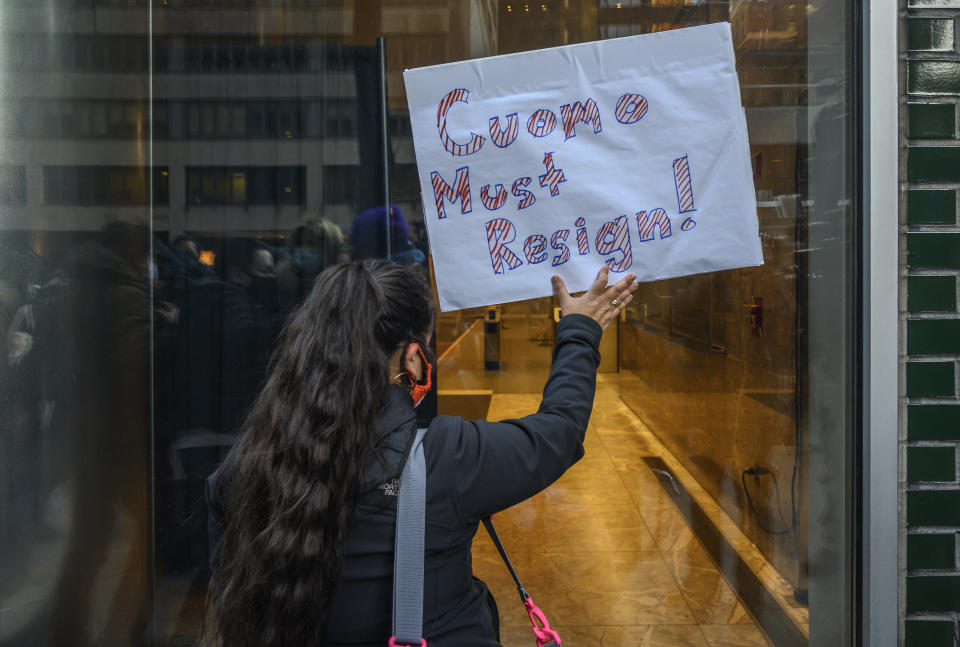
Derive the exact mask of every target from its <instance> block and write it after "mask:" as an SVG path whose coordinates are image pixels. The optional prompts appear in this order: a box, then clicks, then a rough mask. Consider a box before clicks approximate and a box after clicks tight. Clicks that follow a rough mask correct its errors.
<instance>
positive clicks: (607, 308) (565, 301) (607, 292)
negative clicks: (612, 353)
mask: <svg viewBox="0 0 960 647" xmlns="http://www.w3.org/2000/svg"><path fill="white" fill-rule="evenodd" d="M609 276H610V268H608V267H607V266H606V265H604V266H603V267H601V268H600V271H599V272H598V273H597V280H596V281H594V282H593V285H592V286H591V287H590V289H589V290H587V291H586V292H584V293H583V294H581V295H580V296H578V297H572V296H570V293H569V292H567V286H566V285H565V284H564V282H563V279H561V278H560V277H559V276H554V277H553V279H552V281H553V293H554V295H556V297H557V300H558V301H559V302H560V312H561V313H562V316H565V315H571V314H582V315H587V316H588V317H590V318H591V319H593V320H594V321H596V322H597V323H598V324H600V326H601V327H603V328H606V327H607V325H608V324H609V323H610V322H611V321H613V319H614V317H616V316H617V315H618V314H620V311H621V310H623V309H624V308H626V307H627V304H628V303H630V301H632V300H633V293H634V291H636V289H637V287H638V286H637V284H636V283H635V282H634V281H635V280H636V278H637V275H636V274H627V275H626V276H625V277H623V278H622V279H620V281H618V282H617V283H615V284H614V285H611V286H610V287H607V279H608V278H609Z"/></svg>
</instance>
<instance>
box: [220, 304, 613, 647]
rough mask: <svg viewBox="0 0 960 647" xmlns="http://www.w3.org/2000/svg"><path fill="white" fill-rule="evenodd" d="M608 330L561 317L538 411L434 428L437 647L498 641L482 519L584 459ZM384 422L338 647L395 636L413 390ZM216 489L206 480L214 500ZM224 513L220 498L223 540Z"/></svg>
mask: <svg viewBox="0 0 960 647" xmlns="http://www.w3.org/2000/svg"><path fill="white" fill-rule="evenodd" d="M601 334H602V330H601V328H600V326H599V325H598V324H597V323H596V322H595V321H594V320H593V319H590V318H589V317H586V316H584V315H568V316H566V317H563V318H562V319H561V320H560V325H559V326H558V329H557V341H556V345H555V347H554V350H553V367H552V369H551V371H550V377H549V379H548V380H547V384H546V386H545V387H544V390H543V401H542V403H541V405H540V409H539V410H538V411H537V413H535V414H532V415H529V416H526V417H524V418H519V419H516V420H504V421H502V422H487V421H485V420H474V421H471V422H468V421H466V420H463V419H461V418H456V417H452V416H438V417H437V418H436V419H434V421H433V422H432V423H431V424H430V427H429V431H428V433H427V434H426V436H425V437H424V454H425V457H426V461H427V492H426V533H425V543H426V558H425V575H424V601H423V619H424V622H423V625H424V632H423V633H424V637H425V638H426V640H427V644H429V645H430V647H498V646H499V645H500V642H499V638H498V634H499V626H498V625H499V622H498V620H497V610H496V604H495V603H494V602H493V598H492V596H490V594H489V592H488V590H487V588H486V585H485V584H484V583H483V582H481V581H480V580H478V579H475V578H474V577H473V572H472V568H471V553H470V547H471V543H472V541H473V536H474V535H475V534H476V532H477V528H478V524H479V522H480V520H481V519H484V518H486V517H488V516H490V515H491V514H494V513H497V512H500V511H501V510H504V509H506V508H509V507H510V506H512V505H514V504H517V503H519V502H521V501H523V500H525V499H527V498H529V497H531V496H533V495H534V494H536V493H538V492H540V491H541V490H543V489H544V488H546V487H547V486H548V485H550V484H551V483H553V482H554V481H556V480H557V479H558V478H560V476H561V475H562V474H563V473H564V471H566V470H567V468H569V467H570V466H571V465H573V464H574V463H575V462H576V461H577V460H579V459H580V458H581V457H582V456H583V439H584V435H585V433H586V429H587V422H588V421H589V419H590V410H591V407H592V405H593V395H594V389H595V387H596V372H597V366H598V365H599V363H600V352H599V350H598V346H599V344H600V336H601ZM379 429H380V430H381V436H380V440H381V450H382V451H381V454H382V455H383V456H384V457H385V458H386V461H385V463H383V464H382V463H380V462H379V461H371V464H370V466H369V467H368V469H367V472H366V474H365V477H364V484H363V491H362V492H363V493H362V494H361V497H360V500H359V503H358V507H357V512H356V515H355V517H354V521H353V525H352V526H351V528H350V530H349V532H348V534H347V538H346V542H345V546H344V562H343V572H342V575H341V581H340V587H339V589H338V591H337V595H336V597H335V599H334V602H333V607H332V608H331V611H330V617H329V623H328V627H329V628H328V634H327V636H328V637H327V643H326V644H327V646H328V647H346V646H348V645H349V646H351V647H367V646H369V647H384V646H385V645H386V643H387V639H388V638H389V637H390V635H391V632H390V629H391V627H390V622H391V616H392V612H393V606H392V602H393V601H392V596H393V544H394V527H395V526H394V524H395V522H396V489H397V488H396V481H394V480H393V479H392V478H391V477H392V476H394V475H397V474H399V472H400V471H401V469H402V466H403V464H404V462H405V460H406V456H407V453H408V452H409V450H410V445H411V444H412V441H413V437H414V433H415V431H416V424H415V419H414V411H413V406H412V402H411V400H410V396H409V394H408V393H407V392H406V391H404V390H403V389H401V388H399V387H391V389H390V391H389V398H388V402H387V403H386V406H385V407H384V410H383V413H382V414H381V417H380V421H379ZM213 478H214V477H211V479H213ZM215 491H216V490H215V488H213V487H208V496H209V493H211V492H215ZM215 498H216V497H214V499H215ZM222 513H223V511H222V510H221V508H220V505H219V503H218V502H217V501H216V500H213V501H211V542H212V543H213V545H214V547H215V545H216V544H217V543H218V542H219V537H220V534H221V533H222V527H223V526H222V523H223V515H222ZM508 548H509V547H508ZM211 554H212V555H213V554H215V550H211Z"/></svg>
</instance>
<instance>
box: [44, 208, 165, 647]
mask: <svg viewBox="0 0 960 647" xmlns="http://www.w3.org/2000/svg"><path fill="white" fill-rule="evenodd" d="M147 236H148V230H147V228H146V227H145V226H143V225H138V224H132V223H123V222H117V223H112V224H110V225H108V226H107V227H105V228H104V230H103V231H102V232H101V236H100V237H99V240H97V241H91V242H87V243H84V244H82V245H80V246H79V247H77V248H76V249H74V250H73V251H72V252H71V253H70V254H69V255H68V257H67V259H66V261H65V263H64V267H63V274H64V275H65V276H66V277H67V280H68V281H69V286H68V288H67V289H66V290H65V292H64V297H63V301H61V302H60V303H59V304H58V309H57V311H58V313H59V325H60V326H62V330H63V332H64V336H65V337H69V338H70V340H71V341H70V342H69V343H67V344H64V345H63V346H62V347H61V351H62V355H61V357H60V358H59V361H60V368H61V371H62V372H63V374H64V375H65V376H66V379H65V380H64V382H63V390H62V391H61V392H59V393H57V394H56V398H57V399H56V408H55V412H56V413H55V421H54V425H55V426H57V427H59V430H58V431H59V433H60V434H61V437H62V438H63V442H65V443H67V444H68V445H69V447H70V449H71V450H72V452H73V453H72V455H70V456H71V458H70V465H69V467H71V468H72V469H73V472H72V474H71V478H70V479H69V484H70V487H69V491H70V492H71V493H72V494H73V497H72V500H73V508H72V510H71V525H70V530H69V536H68V546H67V551H66V554H65V556H64V559H63V570H62V572H61V575H60V579H59V581H58V583H57V590H56V593H55V597H54V613H53V627H52V630H53V637H52V640H51V642H50V644H55V645H61V644H63V645H67V644H69V645H86V644H92V643H93V641H94V637H93V636H91V635H90V629H89V627H88V622H89V619H90V617H91V615H92V613H91V608H92V605H93V604H94V602H95V601H96V600H95V598H94V596H93V595H92V590H93V585H94V583H98V582H99V587H98V588H99V589H100V590H105V591H109V592H110V593H109V595H110V596H111V599H112V601H111V603H110V613H109V616H108V620H107V622H106V623H105V624H104V627H105V629H104V631H105V632H106V635H103V636H100V638H99V640H100V641H102V642H103V644H111V645H131V644H139V641H141V640H142V639H143V631H144V630H145V628H146V622H147V617H148V613H149V608H148V604H147V597H146V596H147V587H148V573H149V566H150V565H149V559H148V557H149V552H148V550H147V545H148V540H147V532H148V529H149V523H148V519H149V515H148V508H147V492H148V484H149V480H148V479H149V438H150V436H149V434H150V419H149V411H150V407H149V397H150V319H151V316H152V307H151V303H150V299H149V290H148V280H147V268H148V259H147V245H148V237H147ZM121 509H122V510H123V513H124V514H121ZM122 519H128V520H129V522H128V523H121V520H122ZM118 526H119V527H121V528H123V529H124V532H123V533H121V534H119V535H118V534H117V528H118ZM120 537H122V539H118V538H120ZM111 553H113V554H121V555H124V558H123V559H124V567H123V569H122V572H121V573H120V574H118V575H117V574H113V575H106V576H104V575H103V574H102V573H101V567H102V566H103V564H104V563H105V561H106V560H107V558H108V556H109V555H110V554H111ZM104 577H106V578H107V579H109V580H110V581H109V583H107V584H104V582H103V578H104Z"/></svg>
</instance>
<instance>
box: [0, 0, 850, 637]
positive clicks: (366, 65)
mask: <svg viewBox="0 0 960 647" xmlns="http://www.w3.org/2000/svg"><path fill="white" fill-rule="evenodd" d="M12 4H15V7H14V9H15V10H14V9H11V10H10V11H4V12H0V67H2V69H3V73H4V75H5V77H4V79H5V81H7V82H8V85H9V87H11V88H19V90H18V92H19V95H20V96H14V95H13V94H10V93H7V94H5V95H4V96H2V97H0V134H2V137H0V148H2V149H3V151H2V152H3V155H2V158H0V159H3V161H4V164H3V165H0V205H2V206H3V227H2V228H0V229H2V231H0V335H2V336H3V339H2V341H3V344H0V348H3V349H4V350H5V352H6V354H5V355H4V357H3V360H2V361H0V412H2V415H0V552H2V553H3V555H4V558H3V559H0V609H2V612H0V615H2V621H0V643H2V644H7V643H8V642H9V643H10V644H18V645H19V644H24V645H61V644H78V643H90V644H93V643H97V644H104V645H127V644H150V645H158V646H160V645H193V644H197V642H198V640H199V636H200V633H201V631H202V627H203V622H204V606H203V605H204V599H205V595H206V586H207V576H208V572H209V571H208V559H209V543H208V540H209V537H208V534H207V525H206V520H207V513H208V510H207V509H206V507H205V506H206V504H205V503H204V490H205V483H206V479H207V478H208V477H209V476H210V475H211V474H213V473H214V471H215V470H216V469H217V467H218V465H219V464H220V461H221V460H222V458H223V456H224V454H225V453H226V452H227V451H228V450H229V449H230V447H232V446H233V444H234V443H235V441H236V438H237V433H238V429H239V427H240V425H241V424H242V422H243V420H244V417H245V415H246V413H247V412H248V410H249V408H250V406H251V403H252V402H253V400H254V398H255V397H256V396H257V394H258V392H259V388H260V385H261V384H262V383H263V380H264V379H265V375H266V370H267V368H266V367H267V365H268V361H269V356H270V352H271V351H272V349H273V347H274V345H275V341H276V339H277V335H278V334H279V330H280V329H281V327H282V325H283V322H284V321H285V319H286V317H287V316H288V315H289V314H290V313H291V312H292V311H294V310H295V309H296V308H297V307H298V305H299V303H300V302H301V301H302V300H303V299H304V298H305V295H307V294H309V292H310V290H311V289H312V286H313V283H314V281H315V279H316V276H317V275H318V274H319V272H320V271H322V270H323V269H324V268H326V267H328V266H330V265H332V264H334V263H336V262H339V261H342V260H345V259H348V258H354V257H357V258H359V257H363V256H367V255H370V256H377V257H389V258H391V259H393V260H396V261H399V262H409V263H422V264H424V265H429V262H428V260H427V256H428V254H429V246H428V241H427V236H426V223H425V221H424V213H423V205H422V204H421V195H422V194H421V189H422V188H423V187H420V185H419V178H418V174H417V170H416V166H415V164H416V161H415V159H414V156H413V149H412V135H411V129H410V122H409V115H408V114H407V107H406V97H405V94H404V86H403V82H402V76H401V74H402V71H403V69H405V68H409V67H415V66H421V65H434V64H442V63H446V62H450V61H458V60H464V59H469V58H479V57H483V56H493V55H502V54H508V53H513V52H522V51H528V50H532V49H537V48H543V47H553V46H559V45H567V44H573V43H581V42H590V41H594V40H597V39H605V38H619V37H625V36H632V35H637V34H653V33H658V32H662V31H664V30H668V29H677V28H682V27H686V26H694V25H700V24H706V23H714V22H720V21H728V22H730V24H731V28H732V33H733V47H734V50H735V53H736V60H737V69H738V74H739V80H740V86H741V95H742V100H743V105H744V109H745V114H746V121H747V128H748V134H749V139H750V155H751V162H752V165H753V172H754V183H755V188H756V199H757V206H758V214H757V217H758V222H759V226H760V232H761V237H762V241H763V249H764V260H765V264H764V265H763V266H762V267H757V268H749V269H742V270H733V271H728V272H717V273H713V274H709V275H696V276H689V277H680V278H675V279H669V280H664V281H657V282H651V283H645V284H643V285H641V286H640V289H639V291H638V293H637V297H636V299H635V301H634V303H632V304H631V306H630V307H629V308H628V309H627V310H626V312H625V314H624V316H623V317H622V318H621V319H620V320H618V321H616V322H614V323H612V324H611V325H610V327H609V328H608V329H607V330H606V332H605V333H604V335H603V338H602V341H601V358H602V359H601V365H600V378H599V381H598V389H597V398H596V403H595V407H594V414H593V418H592V422H591V425H590V428H589V430H588V432H587V437H586V456H585V457H584V459H583V460H582V461H581V462H580V463H578V464H577V465H575V466H574V467H573V468H571V470H569V471H568V472H567V473H566V474H565V475H564V476H563V478H562V480H561V481H559V482H558V483H557V484H556V485H554V486H552V487H551V489H549V490H547V492H546V493H544V494H543V495H540V496H538V497H537V498H535V499H533V500H531V501H527V502H524V503H522V504H520V505H518V506H516V507H515V508H512V509H510V510H508V511H504V512H503V513H501V514H498V515H497V516H498V524H500V526H501V528H503V529H504V532H503V535H504V539H505V540H506V541H507V543H508V546H507V548H508V549H509V550H511V551H513V552H514V554H517V555H519V556H518V557H517V561H518V562H519V565H520V567H521V570H522V575H523V577H524V580H525V583H526V584H527V586H528V588H530V590H531V591H532V592H535V597H536V599H537V601H538V604H540V606H541V608H543V609H544V611H546V612H547V613H548V615H550V617H551V620H553V621H554V624H556V625H559V626H561V627H563V626H570V627H575V628H576V629H573V630H571V631H572V632H573V633H571V634H569V637H568V635H567V634H565V633H564V631H561V634H562V635H564V639H565V642H570V643H571V644H576V643H578V641H579V642H582V643H584V644H587V643H589V642H590V641H591V640H594V639H595V641H598V642H604V644H606V643H611V644H621V643H622V644H629V642H630V640H631V639H632V638H635V637H636V636H638V635H643V636H644V637H645V638H644V640H650V641H651V642H652V643H656V644H670V645H674V644H676V645H683V644H689V645H706V644H711V645H712V644H717V645H719V644H736V645H777V646H783V647H785V646H788V645H789V646H791V647H793V646H795V645H810V646H811V647H838V646H846V645H853V644H854V643H853V639H852V636H853V635H854V634H855V630H856V620H855V614H856V604H855V601H856V595H857V591H856V576H857V574H856V569H855V565H856V563H857V554H856V550H857V546H856V540H855V537H856V532H857V527H856V524H855V522H854V519H855V516H854V513H855V508H856V506H857V504H858V501H857V499H856V496H855V492H854V491H853V490H854V488H853V486H852V485H851V484H852V483H855V476H856V475H855V474H854V473H853V471H852V469H853V468H852V466H853V465H854V463H855V460H854V459H855V456H854V453H853V452H854V450H855V447H856V443H855V438H856V436H855V422H856V421H855V413H856V412H855V401H856V397H857V395H858V394H857V391H856V388H857V383H856V380H855V371H856V370H857V369H858V366H857V363H856V362H857V358H856V354H855V346H856V344H855V341H854V336H853V322H854V319H855V309H856V307H857V303H858V296H857V294H856V289H855V286H856V283H855V282H856V280H857V276H858V272H859V271H860V270H859V267H858V261H859V248H860V245H861V244H862V241H860V240H858V238H857V236H858V234H857V233H856V232H858V227H859V220H858V218H859V217H860V215H859V214H858V209H859V205H858V204H857V194H856V191H855V188H856V187H857V186H858V185H859V184H860V182H861V180H862V178H860V177H858V175H857V174H858V173H859V167H858V163H857V151H858V150H859V148H858V146H859V144H858V141H857V138H856V136H855V135H856V133H857V129H858V128H859V121H860V119H861V118H862V115H860V114H858V113H857V107H856V105H857V104H856V103H854V102H853V101H852V97H853V96H854V91H855V85H856V83H857V82H858V81H857V79H858V76H857V74H858V72H857V71H858V70H859V69H860V67H861V65H860V62H859V61H857V60H856V58H855V56H854V52H853V50H852V47H853V46H854V44H855V43H857V42H858V39H859V34H858V33H857V32H856V29H857V27H856V21H855V20H854V17H855V14H854V12H855V11H858V10H859V3H857V2H854V1H853V0H806V1H805V2H797V1H796V0H729V1H726V0H725V1H722V2H717V1H712V0H711V1H698V0H622V1H615V0H562V1H561V0H543V1H542V2H520V1H516V0H472V1H471V2H469V3H467V2H454V1H450V0H415V1H401V0H363V1H362V2H361V1H360V0H285V1H284V2H277V1H275V0H157V1H154V2H152V3H151V2H147V0H96V1H90V0H56V1H50V2H27V1H26V0H23V1H19V2H16V3H12ZM378 35H385V37H386V52H387V60H386V61H385V68H386V73H387V74H386V78H385V79H380V77H379V74H380V71H379V70H380V66H379V60H378V58H377V51H376V48H375V47H374V43H375V39H376V37H377V36H378ZM381 80H383V81H384V82H385V83H386V85H387V92H386V96H385V97H384V99H383V100H384V104H385V110H386V117H387V132H386V133H383V132H382V130H381V129H382V117H383V116H384V112H383V106H382V105H381V103H380V94H379V87H380V82H381ZM36 88H40V89H41V90H42V91H40V90H37V91H34V90H33V89H36ZM14 94H16V93H14ZM151 101H152V102H153V103H152V104H151V103H150V102H151ZM151 114H152V121H151V119H150V115H151ZM384 142H386V145H387V146H386V148H387V154H386V155H384V153H383V151H384ZM388 178H389V192H385V190H384V184H385V181H386V180H387V179H388ZM427 189H428V190H429V189H430V187H427ZM428 195H429V194H428ZM387 204H389V205H392V208H391V209H390V210H389V211H388V210H387V209H386V208H385V205H387ZM483 213H484V211H483V207H482V205H480V204H475V206H474V213H473V214H472V216H476V217H482V215H483ZM360 214H365V215H364V216H363V217H361V216H360ZM381 219H382V221H383V222H382V225H383V226H381ZM387 232H389V236H388V235H386V234H387ZM365 233H368V234H371V235H369V236H364V234H365ZM348 234H352V240H351V238H350V237H349V236H348ZM364 238H369V239H370V240H364ZM231 299H233V301H231ZM557 306H558V304H557V303H556V302H555V301H554V300H553V299H551V298H544V299H536V300H531V301H523V302H517V303H507V304H491V305H490V307H489V308H482V309H475V310H466V311H459V312H452V313H445V314H443V315H440V316H438V318H437V321H436V344H435V345H436V350H437V351H438V352H437V361H436V369H437V373H436V382H437V384H439V391H438V392H435V393H433V394H432V395H431V396H430V398H431V400H428V404H426V405H424V406H423V407H422V408H421V409H418V410H417V411H418V414H419V415H420V417H421V418H423V419H425V420H426V419H429V417H431V416H432V415H434V414H435V413H436V412H437V411H439V412H441V413H445V414H451V415H460V416H463V417H466V418H484V417H489V418H498V419H503V418H513V417H520V416H523V415H525V414H527V413H530V412H532V411H534V410H536V408H537V406H538V403H539V393H540V391H541V389H542V386H543V383H544V380H545V379H546V376H547V375H548V373H549V370H550V366H551V349H552V346H553V343H554V341H555V338H556V324H557V321H556V317H557V316H558V311H557ZM251 322H252V323H251ZM473 567H474V569H475V572H476V574H477V576H478V577H481V578H483V579H485V580H486V581H487V582H488V583H489V585H490V588H491V590H492V592H493V594H494V596H495V597H496V598H497V600H498V601H499V603H500V605H501V610H502V611H503V613H502V614H501V617H502V618H503V622H502V624H503V629H504V631H503V638H504V640H503V642H504V645H507V646H509V645H511V644H521V642H518V641H522V643H523V644H526V642H527V639H528V638H529V635H528V634H526V633H524V634H523V637H522V639H521V638H517V637H516V636H517V635H518V634H515V631H514V630H515V629H517V627H515V626H513V624H514V620H516V621H517V623H519V618H520V616H518V615H517V612H518V609H516V608H513V607H512V606H509V605H512V604H514V599H515V589H514V588H513V586H512V585H511V584H510V582H509V579H508V578H507V577H506V576H505V575H504V573H503V572H502V567H501V566H500V565H499V564H498V563H497V562H496V554H495V552H494V551H493V548H492V546H491V545H490V544H489V542H487V541H486V539H484V538H483V537H480V536H478V537H477V538H476V541H475V544H474V552H473ZM574 598H575V599H576V600H577V601H578V603H577V604H576V605H571V604H570V599H574ZM508 606H509V609H512V610H508ZM524 631H526V630H524ZM511 641H513V642H511Z"/></svg>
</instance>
